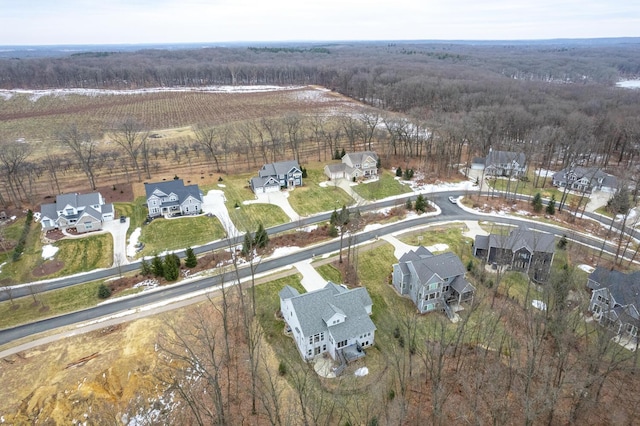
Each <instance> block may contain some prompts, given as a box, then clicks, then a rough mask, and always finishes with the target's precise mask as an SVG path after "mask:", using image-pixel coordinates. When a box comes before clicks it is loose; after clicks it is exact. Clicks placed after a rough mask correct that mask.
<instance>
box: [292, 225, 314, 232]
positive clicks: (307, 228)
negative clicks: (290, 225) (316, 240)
mask: <svg viewBox="0 0 640 426" xmlns="http://www.w3.org/2000/svg"><path fill="white" fill-rule="evenodd" d="M316 229H318V225H309V226H305V227H304V228H298V229H297V231H302V232H313V231H315V230H316Z"/></svg>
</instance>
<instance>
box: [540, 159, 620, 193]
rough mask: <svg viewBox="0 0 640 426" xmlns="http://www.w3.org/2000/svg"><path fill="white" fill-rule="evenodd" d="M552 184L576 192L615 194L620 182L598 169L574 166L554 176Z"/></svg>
mask: <svg viewBox="0 0 640 426" xmlns="http://www.w3.org/2000/svg"><path fill="white" fill-rule="evenodd" d="M551 179H552V183H553V185H554V186H557V187H559V188H565V187H568V188H569V189H571V190H574V191H580V192H588V193H590V192H593V191H594V190H596V189H597V190H601V191H605V192H615V190H616V188H617V187H618V180H617V179H616V177H615V176H613V175H610V174H607V173H605V172H603V171H602V170H601V169H600V168H598V167H582V166H574V167H569V168H566V169H562V170H560V171H559V172H556V173H554V174H553V177H552V178H551Z"/></svg>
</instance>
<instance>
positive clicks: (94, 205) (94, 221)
mask: <svg viewBox="0 0 640 426" xmlns="http://www.w3.org/2000/svg"><path fill="white" fill-rule="evenodd" d="M40 214H41V219H40V223H41V224H42V230H43V231H49V230H51V229H67V228H75V229H76V231H77V232H78V233H85V232H90V231H97V230H100V229H102V224H103V223H104V222H106V221H109V220H113V218H114V216H115V210H114V208H113V204H111V203H105V201H104V197H103V196H102V194H100V193H99V192H92V193H90V194H78V193H71V194H60V195H58V196H56V202H55V203H49V204H43V205H42V206H40Z"/></svg>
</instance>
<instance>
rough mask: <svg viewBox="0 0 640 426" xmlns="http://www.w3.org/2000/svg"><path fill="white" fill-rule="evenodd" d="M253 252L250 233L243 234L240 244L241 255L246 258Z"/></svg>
mask: <svg viewBox="0 0 640 426" xmlns="http://www.w3.org/2000/svg"><path fill="white" fill-rule="evenodd" d="M252 251H253V239H252V238H251V233H250V232H245V234H244V242H243V243H242V250H241V251H240V253H242V255H243V256H248V255H249V253H251V252H252Z"/></svg>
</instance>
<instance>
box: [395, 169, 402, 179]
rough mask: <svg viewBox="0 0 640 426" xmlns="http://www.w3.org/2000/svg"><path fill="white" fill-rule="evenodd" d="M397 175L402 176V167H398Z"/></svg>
mask: <svg viewBox="0 0 640 426" xmlns="http://www.w3.org/2000/svg"><path fill="white" fill-rule="evenodd" d="M396 177H402V167H398V168H397V169H396Z"/></svg>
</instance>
